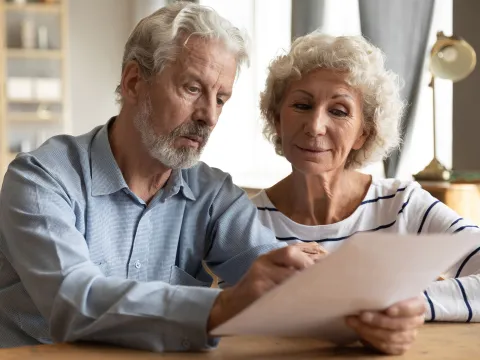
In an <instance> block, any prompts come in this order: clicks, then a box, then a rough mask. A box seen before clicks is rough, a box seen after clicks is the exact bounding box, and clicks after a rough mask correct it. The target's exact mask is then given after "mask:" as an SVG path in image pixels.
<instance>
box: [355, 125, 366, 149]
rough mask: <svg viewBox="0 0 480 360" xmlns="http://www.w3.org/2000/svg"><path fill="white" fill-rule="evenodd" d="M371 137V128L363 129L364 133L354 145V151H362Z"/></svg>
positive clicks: (362, 132)
mask: <svg viewBox="0 0 480 360" xmlns="http://www.w3.org/2000/svg"><path fill="white" fill-rule="evenodd" d="M369 136H370V128H369V127H367V126H365V125H364V126H363V127H362V131H361V132H360V133H359V135H358V137H357V140H355V142H354V143H353V146H352V149H353V150H360V149H361V148H362V147H363V145H365V142H366V141H367V139H368V137H369Z"/></svg>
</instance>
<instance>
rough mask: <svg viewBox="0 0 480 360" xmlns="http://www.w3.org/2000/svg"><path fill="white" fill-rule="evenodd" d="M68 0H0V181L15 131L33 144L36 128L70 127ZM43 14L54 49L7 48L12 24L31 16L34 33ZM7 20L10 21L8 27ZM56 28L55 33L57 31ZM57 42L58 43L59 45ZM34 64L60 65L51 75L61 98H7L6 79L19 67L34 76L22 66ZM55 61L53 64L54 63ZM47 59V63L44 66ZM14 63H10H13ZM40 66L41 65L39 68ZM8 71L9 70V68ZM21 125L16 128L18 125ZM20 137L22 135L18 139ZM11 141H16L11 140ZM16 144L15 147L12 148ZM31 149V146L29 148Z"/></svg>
mask: <svg viewBox="0 0 480 360" xmlns="http://www.w3.org/2000/svg"><path fill="white" fill-rule="evenodd" d="M67 6H68V0H57V1H56V2H51V1H50V2H49V1H38V0H37V1H30V0H27V1H26V3H16V2H14V1H10V0H0V83H1V84H2V86H1V87H0V183H1V181H2V180H3V176H4V174H5V171H6V169H7V167H8V164H9V163H10V162H11V161H12V160H13V159H14V158H15V156H16V155H17V151H18V150H19V149H17V147H18V146H19V145H18V142H17V141H18V132H19V131H25V134H24V135H21V136H25V139H27V140H29V141H30V142H31V143H32V144H33V142H32V141H31V137H32V136H33V135H32V134H34V135H35V136H37V135H38V132H39V131H43V127H44V126H45V130H46V131H48V130H47V129H49V127H51V126H54V127H56V130H58V132H67V131H68V129H69V126H68V124H69V123H68V122H69V111H70V106H69V99H68V96H67V92H68V89H69V82H68V77H67V65H66V61H67V50H68V49H67V44H68V8H67ZM45 17H48V18H53V19H54V20H53V21H54V24H55V26H54V28H49V35H50V36H52V35H53V34H55V36H57V35H58V36H57V39H59V40H60V42H59V44H56V45H57V47H59V48H58V49H57V48H52V49H37V48H33V49H24V48H18V46H19V45H18V44H17V47H15V48H12V47H8V44H14V42H13V43H11V42H10V41H9V39H10V38H12V39H13V38H14V36H12V35H13V34H10V33H9V31H10V29H11V28H12V24H13V26H15V27H18V26H20V24H21V21H22V20H23V19H27V18H28V19H33V23H34V26H35V36H37V34H36V29H37V26H40V25H42V19H45ZM7 22H10V24H9V26H7ZM57 31H58V34H57ZM58 45H59V46H58ZM36 60H39V61H38V62H37V63H36V66H37V67H38V66H47V65H48V66H50V68H51V66H52V64H58V65H54V66H58V67H59V68H58V69H57V71H56V72H55V73H53V74H52V75H51V76H55V78H59V79H60V81H61V98H60V99H59V100H39V99H36V98H31V99H9V98H8V97H7V94H6V91H7V85H6V84H7V80H8V77H9V76H13V75H12V74H13V73H14V74H15V76H16V77H18V76H19V75H18V69H20V70H21V73H22V75H21V76H22V77H29V78H32V79H33V78H36V77H43V76H39V74H38V73H33V72H34V71H33V70H31V69H29V68H26V67H23V68H22V66H25V65H22V64H25V62H26V61H27V62H28V61H30V62H32V63H33V62H35V61H36ZM54 61H55V63H54ZM43 62H46V63H47V65H43ZM12 64H13V65H12ZM9 66H14V67H16V70H17V71H14V72H13V73H12V71H11V69H9ZM42 69H43V68H42ZM9 70H10V71H9ZM37 106H45V107H47V108H48V109H49V110H51V111H52V115H51V116H49V117H44V116H41V115H42V114H41V113H37V112H36V111H35V109H36V107H37ZM18 126H20V127H19V128H18V129H20V130H18V129H17V127H18ZM47 127H48V128H47ZM13 128H14V130H13V131H14V132H16V134H17V135H15V136H17V138H15V140H12V136H13V135H12V134H13V133H12V129H13ZM20 139H21V140H22V139H23V138H20ZM12 141H15V142H14V143H12ZM13 145H15V146H14V147H12V146H13ZM32 148H34V147H32Z"/></svg>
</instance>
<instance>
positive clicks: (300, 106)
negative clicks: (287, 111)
mask: <svg viewBox="0 0 480 360" xmlns="http://www.w3.org/2000/svg"><path fill="white" fill-rule="evenodd" d="M293 107H294V108H295V109H297V110H310V109H311V108H312V107H311V106H310V105H308V104H302V103H297V104H293Z"/></svg>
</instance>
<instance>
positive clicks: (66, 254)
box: [0, 120, 284, 351]
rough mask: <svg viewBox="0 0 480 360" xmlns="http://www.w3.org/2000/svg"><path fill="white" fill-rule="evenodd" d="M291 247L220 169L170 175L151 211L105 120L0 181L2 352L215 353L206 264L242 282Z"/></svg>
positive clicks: (46, 148)
mask: <svg viewBox="0 0 480 360" xmlns="http://www.w3.org/2000/svg"><path fill="white" fill-rule="evenodd" d="M112 121H114V120H112ZM110 123H111V122H110ZM282 246H284V245H283V244H281V243H280V242H278V241H277V240H276V239H275V237H274V235H273V234H272V233H271V232H270V230H268V229H267V228H266V227H264V226H262V225H261V224H260V222H259V221H258V220H257V211H256V209H255V207H254V206H253V204H252V203H251V202H250V201H249V199H248V198H247V196H246V194H245V193H244V192H243V191H242V190H241V189H239V188H238V187H236V186H235V185H233V183H232V180H231V178H230V176H229V175H227V174H225V173H223V172H222V171H220V170H217V169H213V168H210V167H208V166H207V165H205V164H203V163H199V164H198V165H196V166H195V167H193V168H191V169H187V170H177V171H173V172H172V175H171V176H170V178H169V180H168V182H167V184H166V185H165V187H164V188H163V189H161V190H160V191H159V192H158V193H157V194H156V195H155V197H154V198H153V199H152V201H151V202H150V203H149V204H148V205H147V204H145V202H144V201H143V200H142V199H140V198H139V197H138V196H136V195H135V194H134V193H133V192H132V191H131V190H130V189H129V188H128V185H127V184H126V182H125V180H124V178H123V176H122V173H121V171H120V169H119V167H118V166H117V163H116V161H115V158H114V157H113V154H112V151H111V149H110V144H109V141H108V124H107V125H105V126H102V127H98V128H96V129H94V130H92V131H91V132H90V133H88V134H86V135H83V136H79V137H71V136H58V137H54V138H52V139H50V140H49V141H48V142H47V143H45V144H44V145H43V146H41V147H40V148H39V149H37V150H35V151H33V152H32V153H29V154H21V155H19V156H18V157H17V158H16V159H15V160H14V161H13V163H12V164H11V165H10V167H9V170H8V172H7V174H6V176H5V179H4V182H3V187H2V192H1V197H0V345H1V346H2V347H13V346H21V345H29V344H38V343H50V342H52V341H57V342H61V341H77V340H86V341H100V342H106V343H112V344H118V345H122V346H127V347H135V348H141V349H148V350H153V351H182V350H198V349H202V348H208V347H209V346H210V345H213V343H214V341H213V342H212V340H210V339H209V338H208V336H207V334H206V326H207V319H208V316H209V312H210V309H211V307H212V304H213V302H214V300H215V298H216V296H217V295H218V293H219V290H218V289H211V288H209V286H210V284H211V282H212V279H211V277H210V276H209V275H208V273H207V272H206V271H205V270H204V268H203V266H202V261H205V262H206V264H207V265H208V266H209V267H210V268H211V269H212V270H213V271H214V272H215V273H216V274H217V275H218V276H220V277H221V278H222V279H224V280H225V281H226V282H227V283H229V284H234V283H236V282H237V281H238V280H239V279H240V278H241V277H242V275H243V274H244V273H245V272H246V271H247V269H248V268H249V267H250V265H251V264H252V262H253V261H254V260H255V259H256V258H257V257H258V256H259V255H260V254H263V253H266V252H268V251H270V250H273V249H276V248H279V247H282Z"/></svg>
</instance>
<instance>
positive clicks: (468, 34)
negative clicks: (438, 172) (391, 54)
mask: <svg viewBox="0 0 480 360" xmlns="http://www.w3.org/2000/svg"><path fill="white" fill-rule="evenodd" d="M479 15H480V1H477V0H455V1H453V32H454V34H455V35H457V36H461V37H463V38H464V39H465V40H467V41H468V42H469V43H470V44H471V45H472V46H473V47H474V49H475V50H476V52H477V57H480V21H479ZM479 104H480V65H479V64H477V68H476V69H475V70H474V72H473V73H472V74H471V75H470V76H469V77H468V78H467V79H465V80H462V81H460V82H458V83H456V84H454V85H453V158H452V164H453V168H454V169H455V170H469V171H472V170H475V171H480V138H479V136H480V114H479Z"/></svg>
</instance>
